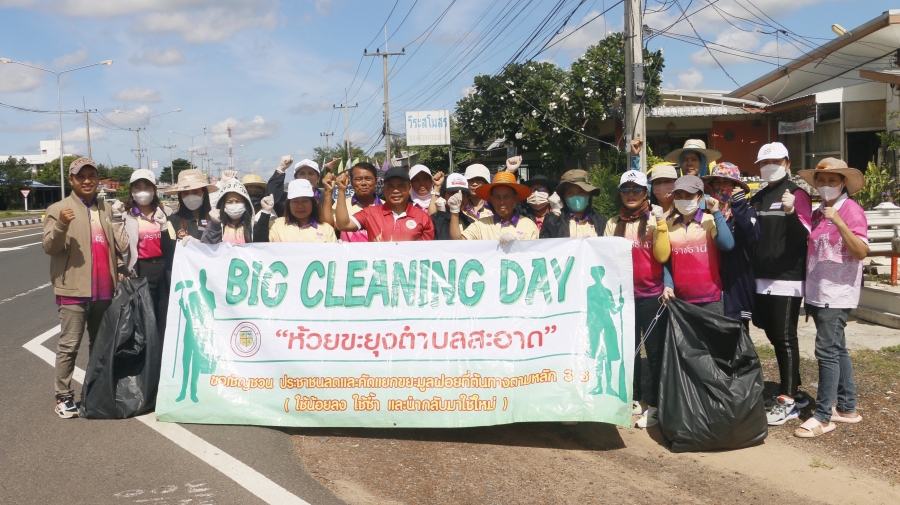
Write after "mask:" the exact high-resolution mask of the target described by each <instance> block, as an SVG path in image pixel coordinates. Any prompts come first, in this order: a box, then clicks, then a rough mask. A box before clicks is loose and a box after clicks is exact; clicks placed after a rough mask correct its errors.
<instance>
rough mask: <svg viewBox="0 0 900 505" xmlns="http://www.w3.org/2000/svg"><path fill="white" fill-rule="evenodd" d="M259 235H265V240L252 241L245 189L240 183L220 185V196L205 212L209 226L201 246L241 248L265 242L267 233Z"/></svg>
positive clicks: (232, 181) (251, 217) (263, 231)
mask: <svg viewBox="0 0 900 505" xmlns="http://www.w3.org/2000/svg"><path fill="white" fill-rule="evenodd" d="M258 228H259V227H258ZM259 233H263V234H265V235H266V237H265V240H255V239H254V233H253V203H252V202H251V201H250V194H249V193H247V188H245V187H244V185H243V184H241V181H239V180H237V179H229V180H228V181H227V182H226V183H225V184H223V185H222V196H221V198H219V201H218V203H217V204H216V208H214V209H212V210H211V211H209V226H208V227H207V228H206V231H205V232H204V233H203V237H202V238H201V242H203V243H204V244H218V243H220V242H227V243H229V244H232V245H241V244H249V243H252V242H266V241H268V230H266V229H261V230H260V231H259Z"/></svg>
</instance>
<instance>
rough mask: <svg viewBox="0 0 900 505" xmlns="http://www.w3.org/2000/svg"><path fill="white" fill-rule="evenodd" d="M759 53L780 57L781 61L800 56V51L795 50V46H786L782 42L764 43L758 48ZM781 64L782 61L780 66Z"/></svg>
mask: <svg viewBox="0 0 900 505" xmlns="http://www.w3.org/2000/svg"><path fill="white" fill-rule="evenodd" d="M759 52H760V53H763V54H766V55H769V56H772V57H780V58H781V59H782V60H784V59H786V58H787V59H793V58H796V57H797V56H800V50H799V49H797V46H796V45H794V44H788V43H786V42H784V40H780V41H775V40H770V41H769V42H766V43H765V44H764V45H763V46H762V47H761V48H759ZM783 63H784V61H782V64H783Z"/></svg>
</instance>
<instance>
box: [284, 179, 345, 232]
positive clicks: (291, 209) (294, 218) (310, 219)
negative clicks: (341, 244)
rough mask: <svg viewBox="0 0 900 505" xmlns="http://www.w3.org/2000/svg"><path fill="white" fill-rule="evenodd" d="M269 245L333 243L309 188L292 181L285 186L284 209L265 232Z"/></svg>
mask: <svg viewBox="0 0 900 505" xmlns="http://www.w3.org/2000/svg"><path fill="white" fill-rule="evenodd" d="M269 242H322V243H327V242H337V236H336V235H335V233H334V228H333V227H332V226H331V224H329V223H327V222H324V221H323V220H322V219H321V209H320V208H319V204H318V202H317V201H316V197H315V192H314V191H313V187H312V185H311V184H310V183H309V181H307V180H305V179H294V180H293V181H291V183H290V184H289V185H288V193H287V207H286V209H285V213H284V217H279V218H278V219H276V220H275V222H274V223H273V224H272V228H270V229H269Z"/></svg>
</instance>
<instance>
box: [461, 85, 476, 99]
mask: <svg viewBox="0 0 900 505" xmlns="http://www.w3.org/2000/svg"><path fill="white" fill-rule="evenodd" d="M459 93H460V94H461V95H462V96H463V98H466V97H469V96H472V94H473V93H475V87H474V86H466V87H465V88H463V89H462V90H460V92H459Z"/></svg>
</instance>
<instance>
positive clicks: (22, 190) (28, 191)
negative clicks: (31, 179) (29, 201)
mask: <svg viewBox="0 0 900 505" xmlns="http://www.w3.org/2000/svg"><path fill="white" fill-rule="evenodd" d="M19 193H22V196H23V197H25V198H28V195H29V194H30V193H31V190H30V189H20V190H19Z"/></svg>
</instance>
